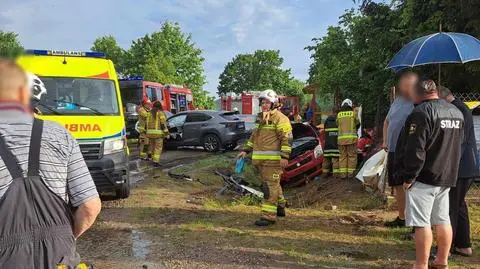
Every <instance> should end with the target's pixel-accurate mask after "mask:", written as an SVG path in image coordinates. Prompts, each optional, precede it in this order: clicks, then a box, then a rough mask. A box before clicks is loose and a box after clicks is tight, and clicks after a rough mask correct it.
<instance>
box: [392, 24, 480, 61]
mask: <svg viewBox="0 0 480 269" xmlns="http://www.w3.org/2000/svg"><path fill="white" fill-rule="evenodd" d="M476 60H480V40H478V39H476V38H475V37H473V36H471V35H467V34H463V33H448V32H440V33H436V34H431V35H427V36H423V37H420V38H417V39H415V40H413V41H412V42H410V43H408V44H407V45H405V46H404V47H403V48H402V49H401V50H400V51H399V52H398V53H397V54H396V55H395V56H394V57H393V59H392V60H391V61H390V63H389V64H388V65H387V68H392V69H394V70H395V71H399V70H401V69H404V68H408V67H414V66H419V65H426V64H442V63H467V62H471V61H476Z"/></svg>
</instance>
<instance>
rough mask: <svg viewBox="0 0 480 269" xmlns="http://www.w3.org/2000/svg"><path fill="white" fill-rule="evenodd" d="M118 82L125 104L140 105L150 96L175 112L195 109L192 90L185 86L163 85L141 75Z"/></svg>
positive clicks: (152, 99)
mask: <svg viewBox="0 0 480 269" xmlns="http://www.w3.org/2000/svg"><path fill="white" fill-rule="evenodd" d="M118 83H119V84H120V92H121V94H122V101H123V104H124V105H126V104H128V103H130V104H134V105H139V104H140V103H141V101H142V100H143V99H144V98H148V99H150V101H152V102H155V101H160V102H161V103H162V105H163V109H164V110H166V111H170V112H172V113H173V114H175V113H178V112H181V111H186V110H193V109H195V108H194V103H193V95H192V90H190V89H189V88H186V87H185V86H180V85H173V84H167V85H162V84H160V83H157V82H151V81H145V80H143V77H141V76H136V77H129V78H126V79H120V80H119V81H118Z"/></svg>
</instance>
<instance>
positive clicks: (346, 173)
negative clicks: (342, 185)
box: [338, 143, 357, 178]
mask: <svg viewBox="0 0 480 269" xmlns="http://www.w3.org/2000/svg"><path fill="white" fill-rule="evenodd" d="M338 149H339V150H340V157H339V169H338V171H339V175H340V177H341V178H347V177H348V178H353V176H354V173H355V169H356V168H357V144H356V143H355V144H349V145H338Z"/></svg>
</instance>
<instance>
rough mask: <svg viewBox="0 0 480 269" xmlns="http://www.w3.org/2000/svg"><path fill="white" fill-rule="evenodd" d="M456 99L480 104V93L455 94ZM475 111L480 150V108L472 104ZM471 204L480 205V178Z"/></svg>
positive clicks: (475, 183)
mask: <svg viewBox="0 0 480 269" xmlns="http://www.w3.org/2000/svg"><path fill="white" fill-rule="evenodd" d="M455 98H458V99H460V100H462V101H463V102H480V93H477V92H468V93H455ZM470 105H472V107H474V108H473V110H472V114H473V125H474V127H475V138H476V140H477V148H478V149H480V107H475V104H474V103H471V104H470ZM467 199H468V200H469V202H470V203H479V204H480V177H479V178H477V179H476V181H475V182H474V183H473V185H472V187H471V188H470V191H469V192H468V197H467Z"/></svg>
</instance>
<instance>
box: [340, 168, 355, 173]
mask: <svg viewBox="0 0 480 269" xmlns="http://www.w3.org/2000/svg"><path fill="white" fill-rule="evenodd" d="M356 170H357V169H355V168H339V169H338V171H339V172H340V173H345V172H355V171H356Z"/></svg>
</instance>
